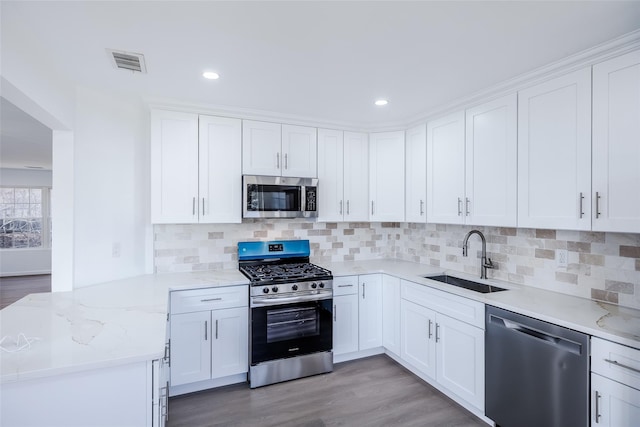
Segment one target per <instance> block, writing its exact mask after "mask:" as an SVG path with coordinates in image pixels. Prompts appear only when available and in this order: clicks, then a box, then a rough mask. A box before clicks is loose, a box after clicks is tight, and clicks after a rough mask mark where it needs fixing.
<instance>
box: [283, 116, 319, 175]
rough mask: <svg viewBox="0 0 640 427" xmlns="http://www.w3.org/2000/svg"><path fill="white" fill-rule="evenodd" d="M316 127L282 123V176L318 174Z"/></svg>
mask: <svg viewBox="0 0 640 427" xmlns="http://www.w3.org/2000/svg"><path fill="white" fill-rule="evenodd" d="M317 159H318V143H317V137H316V128H310V127H305V126H293V125H282V176H294V177H303V178H316V177H317V176H318V163H317Z"/></svg>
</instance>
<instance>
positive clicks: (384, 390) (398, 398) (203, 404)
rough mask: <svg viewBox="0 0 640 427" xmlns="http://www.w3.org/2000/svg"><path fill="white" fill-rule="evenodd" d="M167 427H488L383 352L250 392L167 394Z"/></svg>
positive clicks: (242, 387)
mask: <svg viewBox="0 0 640 427" xmlns="http://www.w3.org/2000/svg"><path fill="white" fill-rule="evenodd" d="M168 425H169V427H178V426H189V427H200V426H219V427H222V426H225V427H231V426H282V427H293V426H303V427H323V426H357V427H360V426H363V427H364V426H367V427H369V426H421V427H432V426H433V427H435V426H438V427H445V426H446V427H454V426H455V427H479V426H484V427H486V426H487V424H485V423H484V422H483V421H481V420H480V419H478V418H477V417H475V416H474V415H472V414H471V413H469V412H468V411H467V410H465V409H464V408H462V407H461V406H459V405H458V404H456V403H455V402H453V401H452V400H451V399H449V398H448V397H446V396H444V395H443V394H442V393H440V392H439V391H437V390H436V389H434V388H433V387H431V386H430V385H428V384H426V383H425V382H424V381H422V380H421V379H419V378H417V377H416V376H414V375H413V374H411V373H410V372H409V371H407V370H406V369H405V368H404V367H402V366H400V365H399V364H398V363H396V362H395V361H394V360H392V359H390V358H389V357H387V356H385V355H380V356H373V357H369V358H366V359H360V360H355V361H351V362H345V363H340V364H337V365H335V366H334V371H333V372H332V373H330V374H326V375H318V376H314V377H308V378H302V379H298V380H295V381H289V382H286V383H280V384H274V385H270V386H266V387H262V388H258V389H254V390H251V389H249V386H248V385H247V384H236V385H232V386H228V387H223V388H219V389H214V390H209V391H203V392H199V393H192V394H189V395H184V396H177V397H173V398H171V399H170V400H169V424H168Z"/></svg>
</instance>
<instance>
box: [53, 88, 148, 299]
mask: <svg viewBox="0 0 640 427" xmlns="http://www.w3.org/2000/svg"><path fill="white" fill-rule="evenodd" d="M148 117H149V114H148V112H147V110H146V108H145V107H144V106H143V104H142V102H141V100H140V99H139V98H136V97H128V96H124V95H118V94H114V93H105V92H100V91H96V90H93V89H88V88H78V89H77V92H76V117H75V123H76V126H75V129H74V161H73V163H74V177H73V181H74V183H75V184H74V186H75V187H74V205H75V209H74V218H75V219H74V233H75V237H74V248H75V259H74V287H82V286H86V285H90V284H95V283H100V282H105V281H109V280H116V279H120V278H123V277H131V276H135V275H139V274H144V273H145V256H146V251H147V242H146V236H147V235H148V234H150V231H149V230H150V229H151V226H150V225H149V224H148V223H149V219H148V218H149V214H148V209H149V155H148V140H149V138H148V129H149V118H148ZM55 191H58V189H56V190H55ZM115 252H119V255H117V254H115Z"/></svg>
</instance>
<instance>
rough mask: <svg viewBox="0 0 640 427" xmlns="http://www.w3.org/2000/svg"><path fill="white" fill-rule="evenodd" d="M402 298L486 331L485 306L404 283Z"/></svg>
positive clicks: (410, 283)
mask: <svg viewBox="0 0 640 427" xmlns="http://www.w3.org/2000/svg"><path fill="white" fill-rule="evenodd" d="M400 292H401V294H400V295H401V297H402V298H403V299H406V300H408V301H411V302H414V303H416V304H419V305H421V306H423V307H427V308H430V309H432V310H435V311H437V312H439V313H442V314H446V315H447V316H449V317H453V318H454V319H458V320H460V321H461V322H465V323H468V324H470V325H473V326H476V327H478V328H481V329H484V304H483V303H481V302H478V301H473V300H470V299H467V298H464V297H460V296H457V295H453V294H450V293H448V292H443V291H439V290H437V289H433V288H429V287H427V286H422V285H418V284H417V283H413V282H407V281H406V280H403V281H402V285H401V291H400Z"/></svg>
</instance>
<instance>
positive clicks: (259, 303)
mask: <svg viewBox="0 0 640 427" xmlns="http://www.w3.org/2000/svg"><path fill="white" fill-rule="evenodd" d="M331 298H333V292H327V293H322V294H313V295H302V296H295V297H283V298H263V297H253V298H251V307H266V306H271V305H282V304H290V303H296V302H306V301H322V300H327V299H331Z"/></svg>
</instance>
